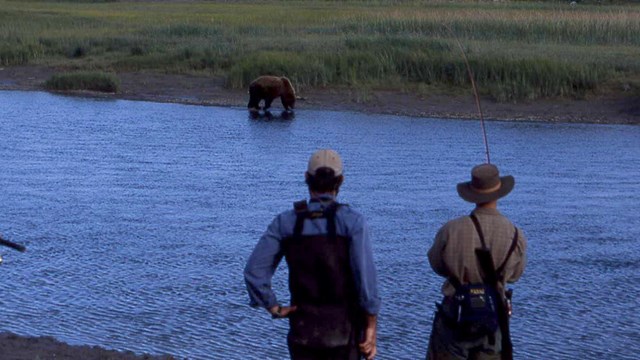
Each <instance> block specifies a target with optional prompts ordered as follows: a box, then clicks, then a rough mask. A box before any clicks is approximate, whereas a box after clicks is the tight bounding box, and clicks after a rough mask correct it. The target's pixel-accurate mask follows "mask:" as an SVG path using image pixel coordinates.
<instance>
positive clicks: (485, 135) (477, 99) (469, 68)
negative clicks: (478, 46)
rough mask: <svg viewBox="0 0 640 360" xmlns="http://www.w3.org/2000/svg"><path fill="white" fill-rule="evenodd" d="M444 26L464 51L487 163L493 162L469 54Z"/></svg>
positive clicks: (448, 28) (445, 25)
mask: <svg viewBox="0 0 640 360" xmlns="http://www.w3.org/2000/svg"><path fill="white" fill-rule="evenodd" d="M443 25H444V27H445V28H446V29H447V30H449V33H451V36H453V39H454V40H455V41H456V43H457V44H458V48H460V52H461V53H462V58H463V59H464V63H465V65H466V67H467V73H468V74H469V80H470V81H471V87H472V88H473V95H474V97H475V99H476V108H477V109H478V114H479V115H480V127H481V128H482V138H483V139H484V150H485V154H486V156H487V164H491V158H490V156H489V141H488V140H487V130H486V128H485V126H484V116H483V115H482V106H481V105H480V96H479V95H478V88H477V87H476V81H475V80H474V79H475V76H474V75H473V70H471V65H469V60H468V59H467V54H466V53H465V52H464V48H463V47H462V44H461V43H460V40H458V37H457V36H456V34H455V33H454V32H453V30H451V28H450V27H449V26H448V25H447V24H443Z"/></svg>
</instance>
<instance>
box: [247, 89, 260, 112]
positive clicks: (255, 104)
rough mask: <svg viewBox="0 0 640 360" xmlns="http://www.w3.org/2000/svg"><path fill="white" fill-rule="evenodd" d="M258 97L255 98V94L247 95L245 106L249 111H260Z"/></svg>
mask: <svg viewBox="0 0 640 360" xmlns="http://www.w3.org/2000/svg"><path fill="white" fill-rule="evenodd" d="M260 100H262V99H260V97H259V96H257V95H256V94H255V93H253V92H252V93H250V94H249V104H248V105H247V107H248V108H249V109H256V110H260Z"/></svg>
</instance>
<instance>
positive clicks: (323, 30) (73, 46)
mask: <svg viewBox="0 0 640 360" xmlns="http://www.w3.org/2000/svg"><path fill="white" fill-rule="evenodd" d="M638 34H640V4H638V3H637V2H636V3H629V4H626V5H625V4H624V3H623V4H615V5H595V4H593V5H589V4H584V3H580V4H578V5H577V6H570V5H569V4H568V3H567V2H536V3H534V2H505V3H502V2H464V1H460V2H438V1H435V2H419V1H393V0H389V1H384V0H380V1H355V0H353V1H348V0H347V1H340V2H334V1H270V0H265V1H261V2H253V1H231V2H224V3H217V2H215V3H214V2H198V1H192V2H190V1H187V2H185V1H180V2H172V1H133V2H129V1H88V0H85V1H60V0H57V1H53V0H51V1H46V0H41V1H34V0H31V1H29V0H21V1H17V0H13V1H12V0H0V64H2V65H4V66H11V65H19V64H46V65H52V66H60V67H63V68H66V69H69V70H85V71H104V72H119V71H142V70H153V71H162V72H170V73H204V74H207V75H218V76H223V77H224V78H225V79H226V83H227V85H228V86H230V87H234V88H242V87H245V86H247V84H248V82H249V81H250V80H252V79H253V78H255V77H256V76H258V75H261V74H266V73H272V74H285V75H287V76H289V77H290V78H291V79H292V80H293V81H294V83H295V84H296V85H297V87H298V88H302V89H304V87H308V86H357V87H359V88H364V89H366V88H387V89H397V90H405V91H427V90H428V91H454V92H455V91H468V89H469V80H468V78H467V73H466V69H465V65H464V62H463V58H462V56H461V54H460V51H459V49H458V46H457V43H456V39H458V40H459V41H460V42H461V43H462V44H463V47H464V48H465V51H466V53H467V56H468V57H469V60H470V63H471V66H472V68H473V71H474V73H475V74H476V77H477V81H478V86H479V88H480V90H481V91H482V92H483V93H485V94H489V95H491V96H492V97H494V98H495V99H498V100H502V101H510V100H518V99H535V98H540V97H557V96H563V97H564V96H572V97H583V96H585V95H586V94H589V93H592V92H599V93H618V92H626V93H629V92H635V93H638V92H640V36H638Z"/></svg>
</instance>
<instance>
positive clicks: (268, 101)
mask: <svg viewBox="0 0 640 360" xmlns="http://www.w3.org/2000/svg"><path fill="white" fill-rule="evenodd" d="M272 102H273V98H272V97H267V98H265V99H264V110H265V111H266V110H267V109H268V108H270V107H271V103H272Z"/></svg>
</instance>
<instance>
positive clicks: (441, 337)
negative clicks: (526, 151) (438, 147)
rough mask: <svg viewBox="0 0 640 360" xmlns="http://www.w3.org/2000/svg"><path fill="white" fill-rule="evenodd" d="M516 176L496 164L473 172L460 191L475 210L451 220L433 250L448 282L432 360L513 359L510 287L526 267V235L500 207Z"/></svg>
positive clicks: (437, 267) (434, 262)
mask: <svg viewBox="0 0 640 360" xmlns="http://www.w3.org/2000/svg"><path fill="white" fill-rule="evenodd" d="M514 184H515V180H514V178H513V176H500V173H499V171H498V168H497V167H496V166H495V165H492V164H481V165H478V166H475V167H474V168H473V169H472V170H471V181H467V182H462V183H459V184H458V186H457V190H458V195H459V196H460V197H461V198H462V199H464V200H465V201H468V202H470V203H474V204H475V205H476V206H475V209H474V210H473V211H472V213H471V214H470V215H469V216H462V217H459V218H457V219H454V220H451V221H449V222H447V223H446V224H445V225H444V226H442V227H441V228H440V230H439V231H438V233H437V235H436V237H435V240H434V242H433V245H432V246H431V248H430V249H429V252H428V257H429V263H430V264H431V267H432V268H433V270H434V271H435V272H436V273H437V274H438V275H440V276H442V277H444V278H445V279H446V280H445V281H444V284H443V285H442V294H443V295H444V297H443V300H442V303H441V304H438V306H437V307H438V309H437V312H436V316H435V319H434V322H433V329H432V331H431V338H430V341H429V349H428V353H427V359H429V360H444V359H478V360H484V359H510V358H512V353H511V341H510V337H509V330H508V321H509V315H510V299H509V298H508V297H509V296H508V294H509V293H510V292H509V291H505V286H506V283H512V282H515V281H517V280H518V279H519V278H520V276H521V275H522V273H523V271H524V267H525V261H526V256H525V251H526V246H527V244H526V239H525V237H524V234H523V233H522V231H521V230H520V229H518V228H516V227H515V226H514V225H513V224H512V223H511V221H509V219H507V218H506V217H505V216H504V215H502V214H501V213H500V212H499V211H498V209H497V204H498V199H500V198H502V197H504V196H506V195H507V194H509V192H511V190H512V189H513V187H514Z"/></svg>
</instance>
